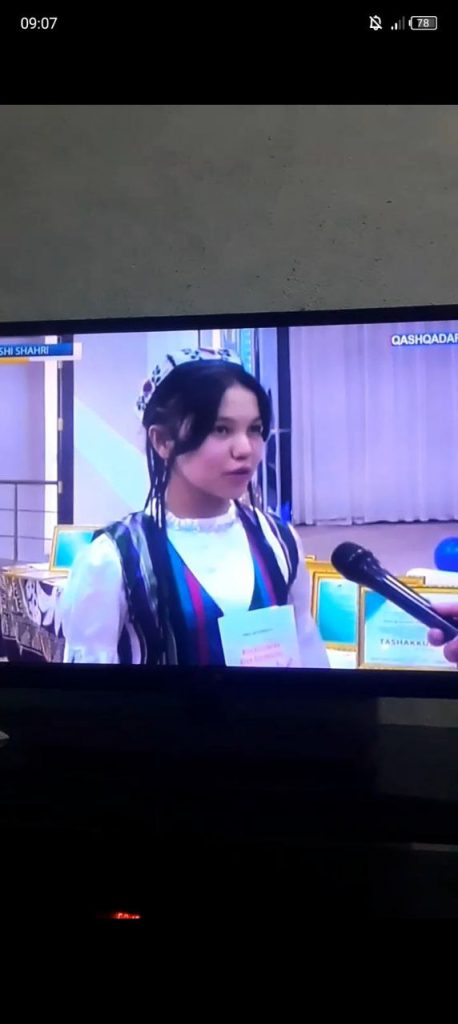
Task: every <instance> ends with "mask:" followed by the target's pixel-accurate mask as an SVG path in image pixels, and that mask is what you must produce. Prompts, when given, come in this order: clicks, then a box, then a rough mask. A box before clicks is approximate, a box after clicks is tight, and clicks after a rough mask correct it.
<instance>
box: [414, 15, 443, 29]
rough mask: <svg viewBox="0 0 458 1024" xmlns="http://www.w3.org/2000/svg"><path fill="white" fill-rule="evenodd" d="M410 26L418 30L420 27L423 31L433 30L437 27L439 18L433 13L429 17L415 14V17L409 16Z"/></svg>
mask: <svg viewBox="0 0 458 1024" xmlns="http://www.w3.org/2000/svg"><path fill="white" fill-rule="evenodd" d="M409 28H411V29H413V30H414V31H416V32H418V31H419V30H420V29H421V30H422V31H423V32H425V31H426V32H432V31H434V30H435V29H436V28H437V18H436V17H435V15H431V16H430V17H429V18H420V17H419V16H418V15H415V16H414V17H413V18H409Z"/></svg>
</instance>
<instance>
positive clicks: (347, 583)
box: [312, 568, 359, 652]
mask: <svg viewBox="0 0 458 1024" xmlns="http://www.w3.org/2000/svg"><path fill="white" fill-rule="evenodd" d="M358 613H359V587H358V585H357V583H353V582H352V581H351V580H346V579H345V578H344V577H343V576H341V575H340V573H338V572H336V571H335V570H334V569H332V568H331V569H330V570H321V571H319V572H316V573H313V576H312V616H313V618H314V619H315V622H316V624H317V626H318V629H319V632H320V636H321V638H322V640H323V643H324V644H325V647H326V648H327V649H328V650H340V651H354V652H356V650H357V646H358Z"/></svg>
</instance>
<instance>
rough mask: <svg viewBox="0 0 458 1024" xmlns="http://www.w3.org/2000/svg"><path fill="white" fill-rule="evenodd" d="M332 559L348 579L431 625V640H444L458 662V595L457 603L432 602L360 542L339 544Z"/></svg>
mask: <svg viewBox="0 0 458 1024" xmlns="http://www.w3.org/2000/svg"><path fill="white" fill-rule="evenodd" d="M331 562H332V564H333V566H334V568H335V569H336V570H337V572H339V573H340V574H341V575H342V576H345V578H346V579H347V580H352V581H353V582H354V583H358V584H360V585H361V586H364V587H369V588H370V589H371V590H374V591H375V592H376V593H377V594H381V595H382V597H386V598H387V599H388V600H389V601H392V602H393V604H395V605H397V606H398V608H402V609H403V611H405V612H407V613H408V615H412V616H413V618H415V619H417V620H418V621H419V622H422V623H423V625H425V626H428V629H429V632H428V642H429V643H430V644H433V645H434V646H441V645H442V644H444V643H445V644H446V646H445V647H444V655H445V657H446V658H447V660H448V661H452V662H455V663H458V594H457V601H456V604H441V605H433V604H431V602H430V601H427V600H426V598H424V597H422V595H420V594H417V593H416V592H415V590H413V589H412V590H411V589H410V587H406V586H405V584H404V583H401V582H400V581H399V580H398V579H396V577H395V576H392V575H391V573H389V572H388V570H387V569H383V568H382V566H381V565H380V562H378V561H377V559H376V558H375V555H373V554H372V552H371V551H368V550H367V549H366V548H363V547H361V546H360V545H359V544H352V543H350V542H345V543H343V544H339V545H338V547H336V548H335V550H334V551H333V553H332V555H331Z"/></svg>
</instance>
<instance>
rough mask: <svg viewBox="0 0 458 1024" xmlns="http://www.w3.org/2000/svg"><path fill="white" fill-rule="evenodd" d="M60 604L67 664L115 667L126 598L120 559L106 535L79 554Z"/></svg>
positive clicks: (124, 616)
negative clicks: (77, 663) (101, 664)
mask: <svg viewBox="0 0 458 1024" xmlns="http://www.w3.org/2000/svg"><path fill="white" fill-rule="evenodd" d="M59 604H60V612H61V617H62V630H63V634H64V637H65V653H64V661H65V662H75V661H76V662H84V663H86V664H93V663H97V662H99V663H104V664H116V663H117V662H118V661H119V658H118V641H119V637H120V635H121V632H122V628H123V626H124V624H125V622H126V620H127V599H126V593H125V589H124V583H123V578H122V567H121V560H120V558H119V555H118V553H117V550H116V547H115V545H114V543H113V541H112V540H111V539H110V537H108V536H107V535H106V534H103V535H101V536H100V537H97V538H96V540H94V541H93V542H92V544H89V546H88V547H87V548H85V549H84V550H83V551H81V553H80V554H79V555H78V557H77V558H76V560H75V562H74V565H73V568H72V571H71V573H70V576H69V578H68V580H67V585H66V587H65V588H64V590H63V592H62V595H61V597H60V602H59Z"/></svg>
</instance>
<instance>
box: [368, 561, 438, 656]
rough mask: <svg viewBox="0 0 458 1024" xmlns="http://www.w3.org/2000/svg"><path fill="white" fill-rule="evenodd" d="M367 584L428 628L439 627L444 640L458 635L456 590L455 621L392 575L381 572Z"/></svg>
mask: <svg viewBox="0 0 458 1024" xmlns="http://www.w3.org/2000/svg"><path fill="white" fill-rule="evenodd" d="M367 586H369V587H370V589H371V590H375V591H376V593H377V594H381V595H382V597H386V598H387V599H388V601H391V602H392V603H393V604H395V605H397V607H398V608H402V610H403V611H405V612H407V614H408V615H412V616H413V618H414V619H417V620H418V621H419V622H422V623H423V625H424V626H427V627H428V629H440V630H441V631H442V633H443V634H444V637H445V641H446V642H448V641H449V640H454V639H455V637H457V636H458V592H457V621H456V622H455V621H454V620H453V619H445V618H444V617H443V616H442V615H439V614H438V612H436V610H435V608H434V605H432V604H431V602H430V601H427V600H426V598H424V597H422V596H421V595H420V594H416V593H415V591H414V590H411V589H410V587H406V586H405V584H404V583H400V582H399V580H396V579H395V578H394V577H388V578H387V577H386V576H384V575H383V574H382V575H377V576H374V577H373V578H372V581H371V582H368V584H367Z"/></svg>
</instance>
